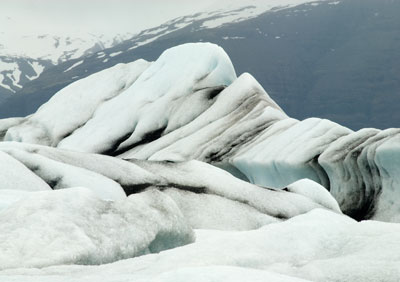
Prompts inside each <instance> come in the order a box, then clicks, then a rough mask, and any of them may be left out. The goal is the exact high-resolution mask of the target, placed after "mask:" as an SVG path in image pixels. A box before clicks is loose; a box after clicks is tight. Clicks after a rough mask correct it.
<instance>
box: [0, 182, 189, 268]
mask: <svg viewBox="0 0 400 282" xmlns="http://www.w3.org/2000/svg"><path fill="white" fill-rule="evenodd" d="M28 194H29V195H26V197H24V198H23V199H20V200H19V201H16V202H14V203H13V204H12V205H10V206H9V207H8V208H6V209H4V210H2V211H0V230H1V231H2V232H1V234H0V250H1V252H0V269H7V268H17V267H43V266H49V265H57V264H102V263H109V262H113V261H116V260H120V259H124V258H132V257H135V256H138V255H143V254H146V253H149V252H159V251H162V250H165V249H168V248H173V247H177V246H181V245H184V244H188V243H191V242H193V241H194V234H193V231H192V229H191V228H190V226H189V225H188V224H187V223H186V221H185V219H184V218H183V216H182V214H181V212H180V211H179V209H178V208H177V206H176V205H175V204H174V202H173V201H172V200H171V199H170V198H169V197H167V196H165V195H163V194H162V193H160V192H158V191H156V190H149V191H147V192H143V193H140V194H137V195H134V196H130V197H128V198H126V199H123V200H120V201H105V200H101V199H100V198H98V197H97V196H96V195H95V194H94V193H93V192H91V191H90V190H89V189H87V188H70V189H65V190H58V191H41V192H31V193H28Z"/></svg>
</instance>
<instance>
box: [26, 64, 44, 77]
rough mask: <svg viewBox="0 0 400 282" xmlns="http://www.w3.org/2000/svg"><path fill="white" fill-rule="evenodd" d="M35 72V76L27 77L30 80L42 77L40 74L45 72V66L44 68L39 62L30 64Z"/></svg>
mask: <svg viewBox="0 0 400 282" xmlns="http://www.w3.org/2000/svg"><path fill="white" fill-rule="evenodd" d="M28 63H29V64H30V65H31V67H32V68H33V70H34V71H35V73H36V74H35V75H33V76H27V78H28V79H29V80H34V79H36V78H38V77H39V76H40V74H41V73H42V72H43V71H44V66H42V65H41V64H40V63H39V62H28Z"/></svg>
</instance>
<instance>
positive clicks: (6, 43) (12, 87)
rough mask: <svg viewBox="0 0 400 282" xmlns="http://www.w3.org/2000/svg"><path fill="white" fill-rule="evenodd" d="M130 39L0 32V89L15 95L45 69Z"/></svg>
mask: <svg viewBox="0 0 400 282" xmlns="http://www.w3.org/2000/svg"><path fill="white" fill-rule="evenodd" d="M131 36H132V35H131V34H124V35H116V36H115V37H107V36H104V35H94V34H74V35H62V36H59V35H50V34H43V35H10V34H8V33H5V32H2V33H0V87H2V88H3V89H5V90H6V91H7V92H9V93H16V92H17V91H18V90H20V89H21V88H22V87H23V85H24V84H25V83H26V82H28V81H31V80H34V79H36V78H38V77H39V76H40V74H41V73H42V72H43V71H44V69H46V68H49V67H52V66H54V65H57V64H59V63H62V62H66V61H68V60H72V59H76V58H80V57H82V56H85V55H89V54H92V53H95V52H97V51H100V50H103V49H105V48H109V47H112V46H114V45H116V44H118V43H120V42H122V41H123V40H126V39H127V38H129V37H131ZM27 46H28V47H27ZM0 94H1V91H0Z"/></svg>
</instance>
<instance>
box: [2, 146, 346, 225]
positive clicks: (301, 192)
mask: <svg viewBox="0 0 400 282" xmlns="http://www.w3.org/2000/svg"><path fill="white" fill-rule="evenodd" d="M0 156H2V158H0V167H6V166H7V165H8V164H10V163H11V164H13V166H12V167H10V170H12V172H13V174H15V175H22V176H23V177H21V178H18V177H11V178H9V179H8V181H7V182H5V183H6V186H5V187H4V190H0V196H1V197H3V200H2V202H0V210H1V209H5V208H7V207H8V206H12V205H13V204H14V203H15V202H16V201H17V200H18V199H20V198H21V197H25V196H26V195H25V194H22V192H26V193H28V192H31V191H39V190H45V191H51V188H52V189H54V190H60V189H68V188H71V187H86V189H88V190H90V191H91V192H92V193H93V194H94V195H96V197H98V198H100V199H102V200H105V201H116V202H117V201H124V200H125V199H126V195H132V194H135V195H136V194H140V193H142V192H143V191H148V190H158V191H160V193H161V194H164V196H166V197H168V198H170V199H172V200H171V201H173V202H175V204H176V205H177V206H178V207H179V208H180V210H181V212H182V213H183V215H184V216H185V218H186V220H187V221H188V222H189V224H190V225H191V226H192V227H194V228H207V229H222V230H226V229H228V230H249V229H254V228H258V227H260V226H263V225H265V224H268V223H272V222H279V221H282V220H284V219H288V218H291V217H293V216H296V215H299V214H303V213H306V212H308V211H310V210H312V209H314V208H322V207H324V208H326V209H330V210H333V211H335V212H337V213H341V211H340V209H339V206H338V204H337V203H336V201H335V200H334V199H333V197H332V196H331V195H330V194H329V193H328V192H327V191H326V190H325V189H324V188H323V187H322V186H320V185H319V184H316V183H309V182H311V181H309V182H307V181H302V182H298V183H294V184H292V185H291V186H288V189H287V191H282V190H277V189H271V188H263V187H258V186H256V185H253V184H250V183H248V182H245V181H242V180H240V179H237V178H235V177H233V176H232V175H231V174H229V173H227V172H226V171H224V170H222V169H219V168H216V167H214V166H211V165H209V164H206V163H202V162H199V161H194V160H193V161H189V162H183V163H169V162H150V161H142V160H130V161H126V160H121V159H118V158H113V157H110V156H104V155H98V154H88V153H79V152H72V151H65V150H62V149H57V148H51V147H46V146H41V145H33V144H24V143H16V142H2V143H0ZM6 172H7V171H6ZM0 175H2V174H1V173H0ZM25 175H26V176H25ZM4 178H6V175H4ZM25 178H26V180H25ZM22 180H23V181H22ZM24 185H25V186H26V187H27V188H26V187H25V186H24ZM28 188H29V189H28ZM27 190H28V191H27ZM305 190H306V192H305ZM15 191H17V192H15ZM20 191H22V192H20Z"/></svg>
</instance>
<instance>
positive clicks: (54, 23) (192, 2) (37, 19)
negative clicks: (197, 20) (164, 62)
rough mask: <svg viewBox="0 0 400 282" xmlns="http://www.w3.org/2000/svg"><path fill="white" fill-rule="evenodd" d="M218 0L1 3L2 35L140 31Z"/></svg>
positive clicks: (13, 0) (31, 0) (26, 0)
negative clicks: (3, 33) (4, 33)
mask: <svg viewBox="0 0 400 282" xmlns="http://www.w3.org/2000/svg"><path fill="white" fill-rule="evenodd" d="M215 2H218V0H186V1H185V0H164V1H163V0H143V1H139V0H0V32H12V33H17V34H31V33H36V34H37V33H53V32H54V33H59V32H60V31H61V32H76V31H79V32H93V33H124V32H137V31H140V30H142V29H144V28H148V27H152V26H155V25H159V24H161V23H163V22H165V21H168V20H170V19H172V18H175V17H178V16H181V15H187V14H192V13H195V12H197V11H200V10H203V9H205V8H207V7H209V6H212V5H213V3H215Z"/></svg>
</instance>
